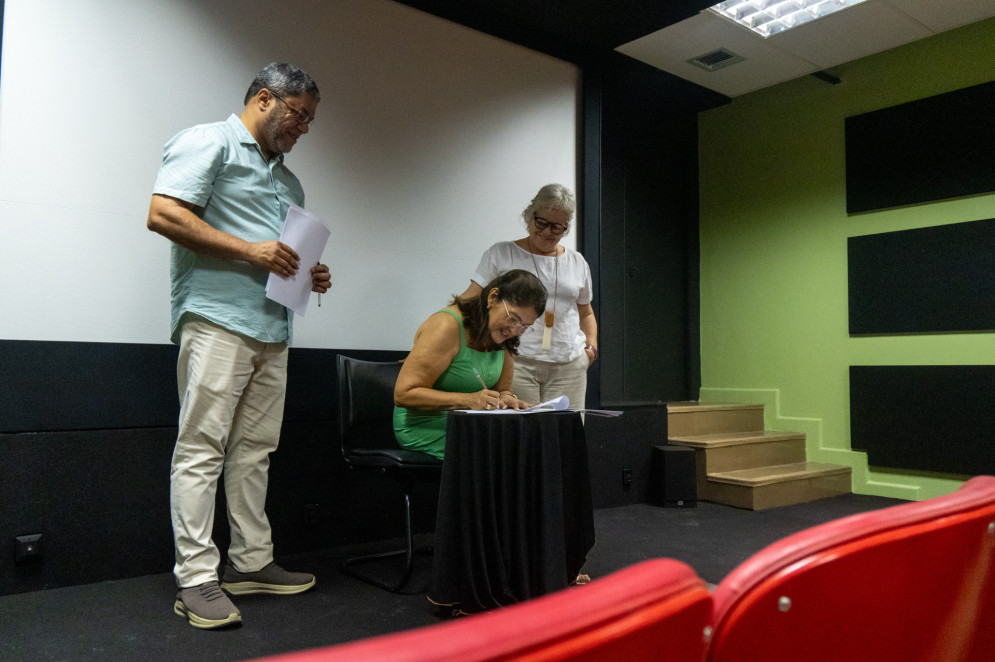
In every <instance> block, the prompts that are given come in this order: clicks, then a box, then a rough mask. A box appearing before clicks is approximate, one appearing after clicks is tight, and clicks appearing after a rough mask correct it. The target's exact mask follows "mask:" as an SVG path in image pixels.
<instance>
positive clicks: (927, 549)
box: [708, 476, 995, 662]
mask: <svg viewBox="0 0 995 662" xmlns="http://www.w3.org/2000/svg"><path fill="white" fill-rule="evenodd" d="M713 599H714V605H715V606H714V614H713V621H712V622H713V633H712V642H711V645H710V648H709V651H708V660H709V661H711V662H734V661H735V662H739V661H750V660H757V661H761V660H762V661H763V662H779V661H782V660H792V661H793V662H795V661H804V662H822V661H825V662H843V661H849V660H873V662H890V661H892V660H894V661H896V662H897V661H901V662H914V661H917V660H921V661H923V662H926V661H927V660H928V661H929V662H937V661H949V662H954V661H968V660H970V661H971V662H976V661H980V660H995V477H991V476H979V477H976V478H972V479H971V480H969V481H967V482H966V483H964V485H962V486H961V488H960V489H959V490H957V491H956V492H954V493H953V494H950V495H947V496H943V497H938V498H935V499H930V500H927V501H921V502H915V503H907V504H902V505H899V506H894V507H891V508H886V509H882V510H878V511H874V512H869V513H863V514H859V515H854V516H851V517H846V518H843V519H839V520H836V521H833V522H829V523H827V524H823V525H820V526H816V527H813V528H811V529H808V530H806V531H802V532H800V533H797V534H795V535H792V536H789V537H788V538H785V539H784V540H781V541H779V542H777V543H774V544H773V545H771V546H769V547H767V548H766V549H764V550H762V551H760V552H758V553H757V554H755V555H754V556H753V557H751V558H750V559H748V560H747V561H745V562H744V563H743V564H742V565H740V566H739V567H738V568H736V569H735V570H734V571H733V572H731V573H730V574H729V576H728V577H726V578H725V579H724V580H723V581H722V582H721V583H720V584H719V586H718V587H717V588H716V590H715V593H714V595H713Z"/></svg>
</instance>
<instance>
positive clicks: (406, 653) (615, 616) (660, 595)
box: [266, 559, 712, 662]
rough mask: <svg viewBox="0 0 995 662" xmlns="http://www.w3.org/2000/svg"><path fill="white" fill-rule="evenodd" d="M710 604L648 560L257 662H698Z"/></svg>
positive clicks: (694, 584)
mask: <svg viewBox="0 0 995 662" xmlns="http://www.w3.org/2000/svg"><path fill="white" fill-rule="evenodd" d="M711 605H712V601H711V597H710V595H709V593H708V588H707V587H706V585H705V582H704V581H703V580H702V579H701V578H700V577H698V575H697V574H695V572H694V570H692V569H691V568H690V567H689V566H687V565H686V564H684V563H681V562H680V561H674V560H672V559H655V560H651V561H644V562H642V563H640V564H637V565H634V566H632V567H629V568H626V569H624V570H620V571H619V572H616V573H613V574H611V575H608V576H606V577H604V578H602V579H597V580H595V581H593V582H591V583H590V584H587V585H584V586H578V587H574V588H569V589H566V590H563V591H559V592H557V593H552V594H550V595H545V596H543V597H540V598H536V599H534V600H529V601H527V602H523V603H520V604H517V605H514V606H511V607H507V608H505V609H500V610H496V611H491V612H485V613H483V614H477V615H474V616H468V617H465V618H461V619H459V620H456V621H451V622H448V623H442V624H439V625H432V626H428V627H424V628H419V629H416V630H409V631H407V632H399V633H396V634H389V635H383V636H379V637H374V638H371V639H365V640H361V641H357V642H352V643H348V644H341V645H337V646H330V647H327V648H319V649H315V650H310V651H302V652H299V653H290V654H286V655H279V656H276V657H271V658H266V660H267V662H277V661H279V662H344V661H346V660H351V661H363V662H367V661H369V660H376V661H377V662H427V661H429V660H431V661H433V662H442V661H450V662H483V661H496V660H527V661H538V660H587V661H591V662H593V661H595V660H599V661H600V660H621V661H622V662H638V661H640V660H663V661H666V662H685V661H686V662H692V661H693V662H702V660H703V659H704V655H705V645H706V644H705V635H704V633H705V628H706V626H707V625H708V618H709V616H710V614H711Z"/></svg>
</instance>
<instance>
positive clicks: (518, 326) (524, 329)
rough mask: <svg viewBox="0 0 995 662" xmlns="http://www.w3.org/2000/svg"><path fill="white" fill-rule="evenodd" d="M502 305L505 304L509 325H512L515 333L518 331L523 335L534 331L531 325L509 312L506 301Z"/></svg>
mask: <svg viewBox="0 0 995 662" xmlns="http://www.w3.org/2000/svg"><path fill="white" fill-rule="evenodd" d="M501 303H502V304H504V313H505V315H507V316H508V323H509V324H511V328H512V329H513V330H514V331H517V332H518V334H519V335H523V334H526V333H528V332H529V331H531V330H532V325H531V324H525V323H524V322H522V320H521V319H519V318H518V317H517V316H515V315H512V314H511V311H510V310H508V304H506V303H504V301H502V302H501Z"/></svg>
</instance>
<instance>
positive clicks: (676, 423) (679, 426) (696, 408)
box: [667, 401, 764, 437]
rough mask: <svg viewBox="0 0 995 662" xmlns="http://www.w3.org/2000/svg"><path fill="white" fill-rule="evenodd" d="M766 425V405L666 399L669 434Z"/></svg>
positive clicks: (673, 435)
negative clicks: (672, 400) (670, 400)
mask: <svg viewBox="0 0 995 662" xmlns="http://www.w3.org/2000/svg"><path fill="white" fill-rule="evenodd" d="M763 429H764V406H763V405H751V404H738V403H730V402H697V401H685V402H668V403H667V436H668V437H687V436H699V435H708V434H719V433H723V432H750V431H754V430H763Z"/></svg>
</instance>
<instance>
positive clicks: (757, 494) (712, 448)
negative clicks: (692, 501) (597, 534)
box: [667, 402, 851, 510]
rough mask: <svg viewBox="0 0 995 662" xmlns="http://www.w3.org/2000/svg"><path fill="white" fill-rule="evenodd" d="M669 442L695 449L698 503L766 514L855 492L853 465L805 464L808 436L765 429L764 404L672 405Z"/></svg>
mask: <svg viewBox="0 0 995 662" xmlns="http://www.w3.org/2000/svg"><path fill="white" fill-rule="evenodd" d="M667 423H668V434H667V441H668V443H670V444H673V445H679V446H688V447H690V448H693V449H694V450H695V465H696V474H697V475H696V478H697V487H698V499H700V500H703V501H714V502H716V503H724V504H727V505H730V506H736V507H738V508H747V509H750V510H763V509H765V508H774V507H777V506H787V505H790V504H793V503H804V502H806V501H815V500H816V499H822V498H825V497H830V496H836V495H839V494H848V493H849V492H850V491H851V487H850V485H851V483H850V467H846V466H842V465H838V464H825V463H821V462H807V461H806V460H805V435H804V433H800V432H780V431H772V430H765V429H764V407H763V405H746V404H731V403H701V402H670V403H668V404H667Z"/></svg>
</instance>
